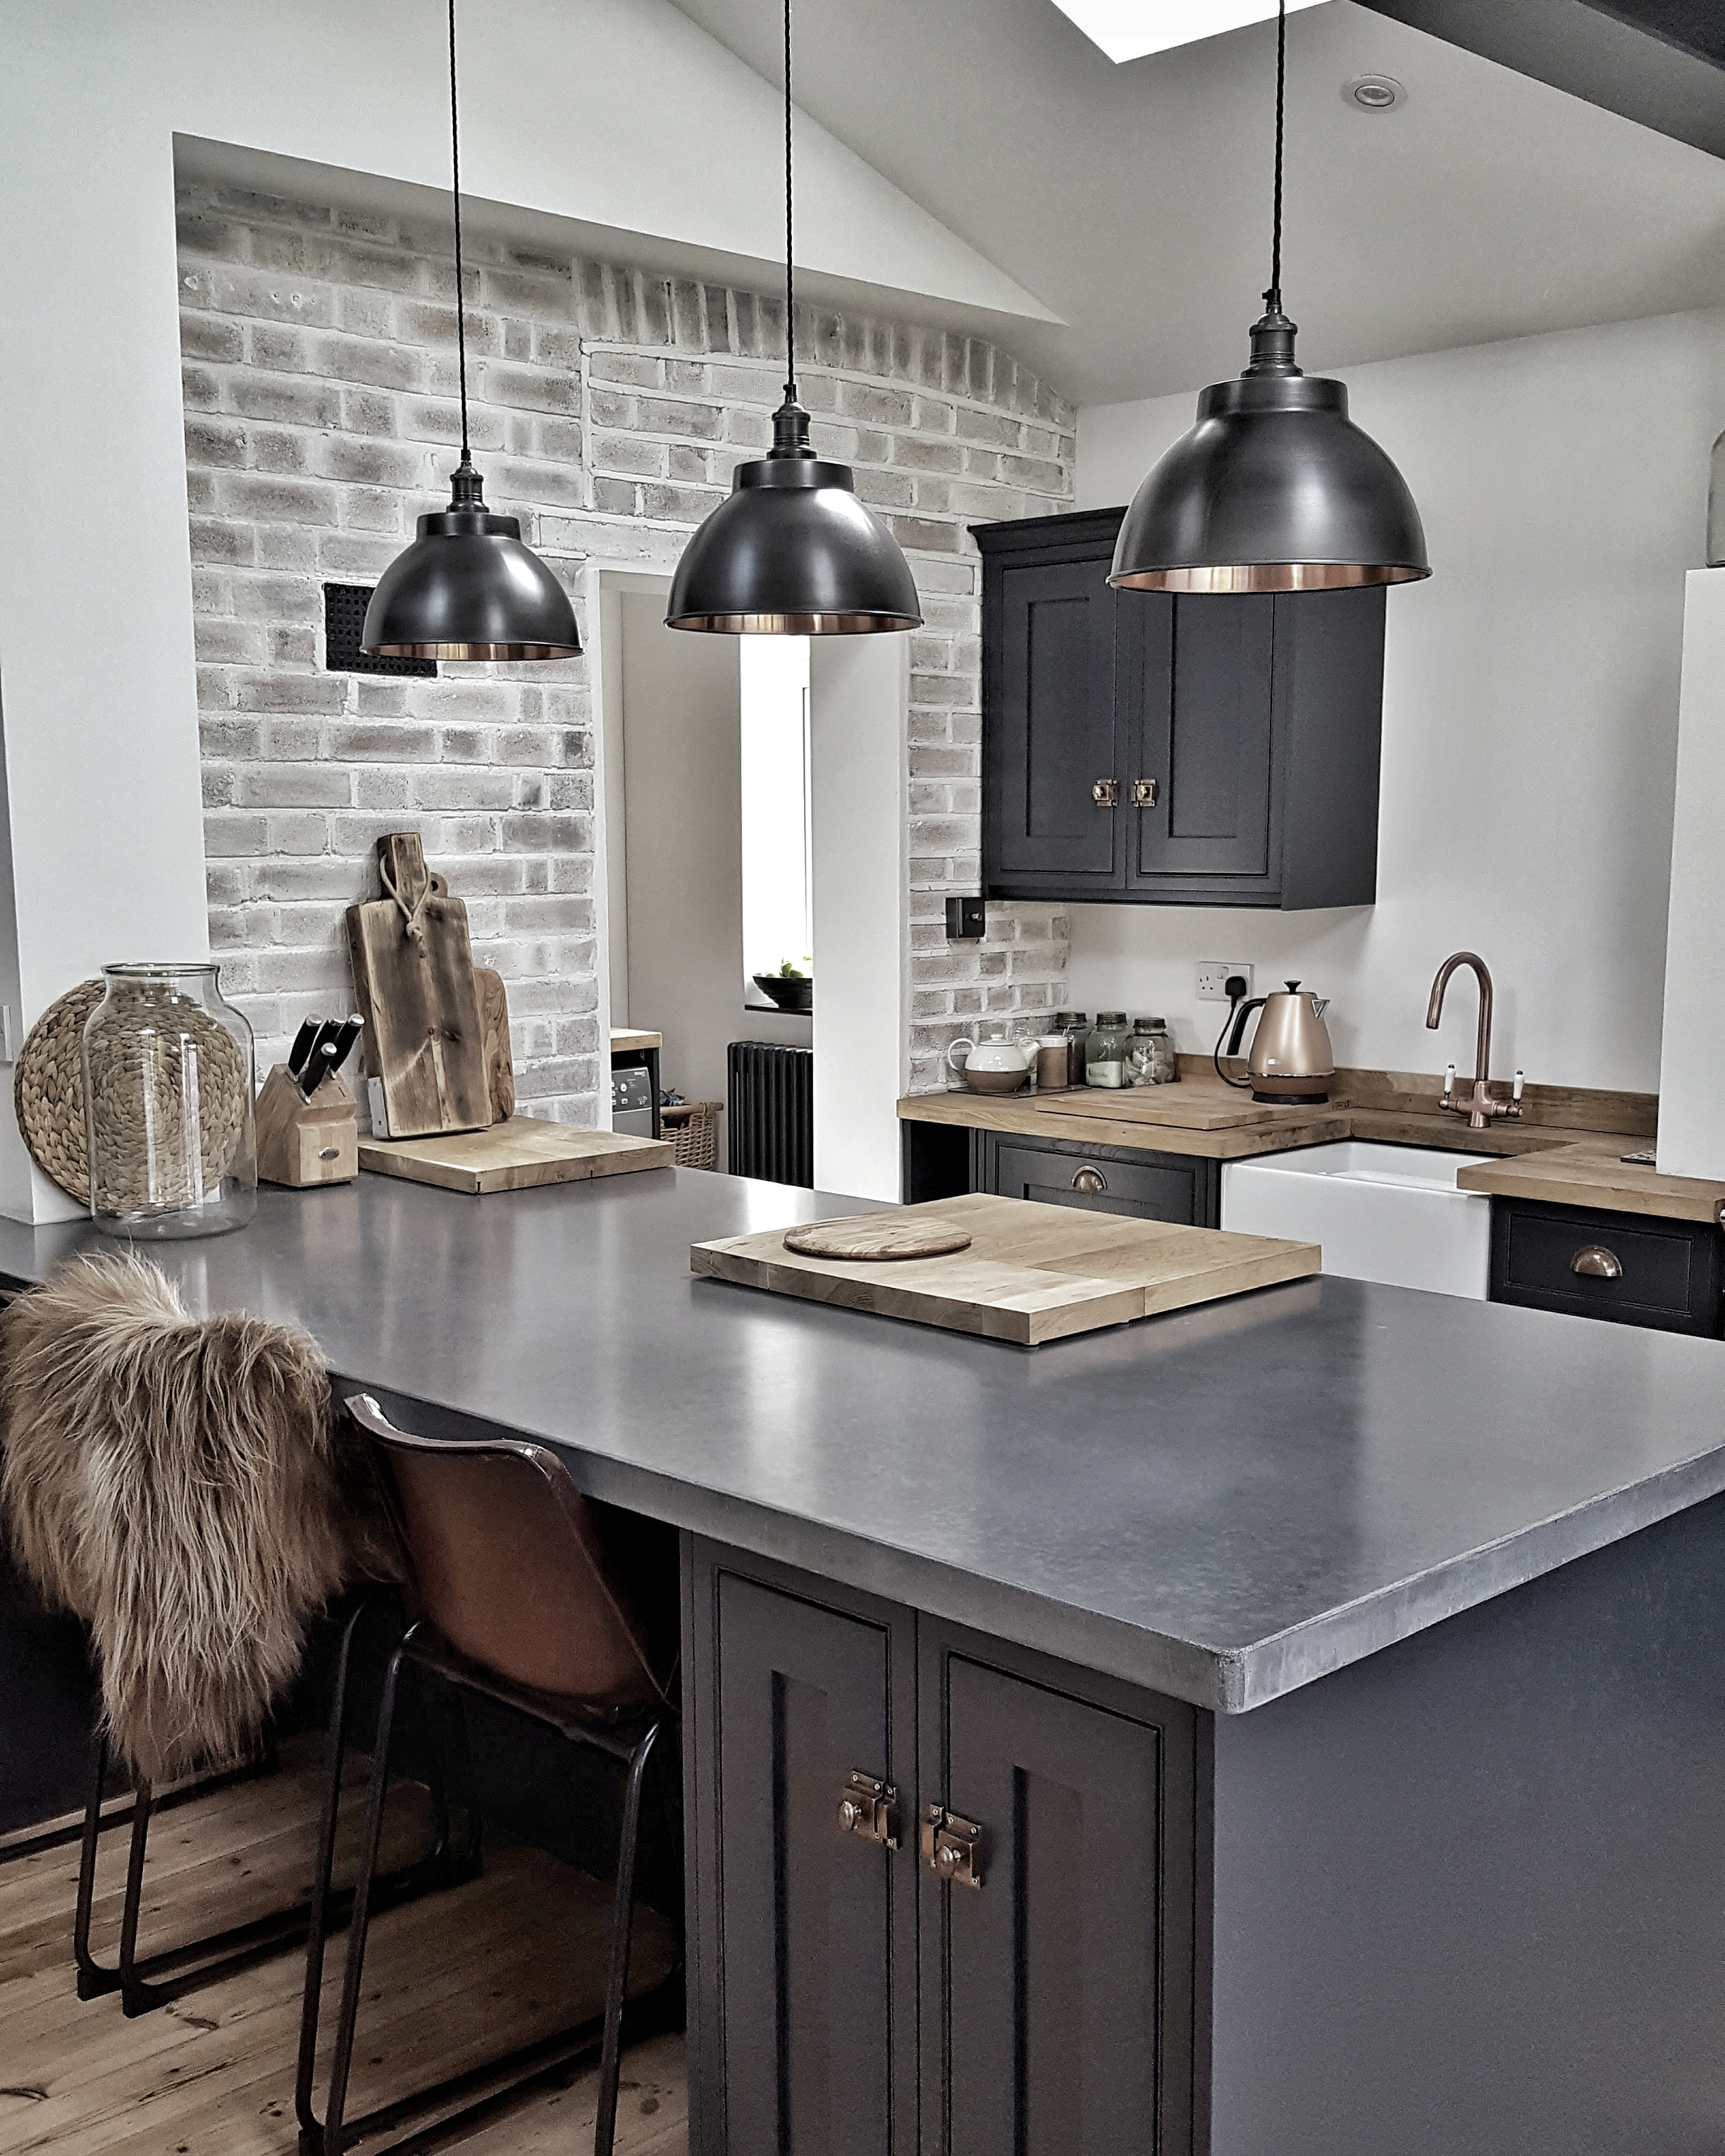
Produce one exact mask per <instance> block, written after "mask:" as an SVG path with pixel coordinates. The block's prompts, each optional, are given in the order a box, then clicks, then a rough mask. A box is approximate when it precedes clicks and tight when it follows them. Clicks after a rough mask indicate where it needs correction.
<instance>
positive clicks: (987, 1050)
mask: <svg viewBox="0 0 1725 2156" xmlns="http://www.w3.org/2000/svg"><path fill="white" fill-rule="evenodd" d="M960 1049H964V1050H968V1054H967V1055H965V1057H964V1058H963V1060H962V1061H961V1060H960V1059H959V1054H958V1051H959V1050H960ZM1035 1061H1036V1049H1035V1045H1034V1042H1026V1041H1020V1040H1008V1039H1004V1037H1003V1036H1000V1035H996V1037H995V1038H994V1039H992V1040H972V1039H970V1038H969V1037H968V1035H965V1036H964V1037H963V1038H961V1039H957V1040H955V1041H954V1042H953V1043H952V1046H951V1047H950V1048H949V1049H948V1050H947V1066H948V1068H949V1069H951V1070H952V1071H953V1072H954V1073H955V1074H956V1075H957V1076H959V1077H962V1078H963V1081H964V1082H965V1084H966V1085H967V1086H969V1088H970V1090H971V1091H972V1092H973V1093H1016V1092H1017V1091H1019V1088H1020V1087H1021V1086H1024V1084H1025V1083H1026V1082H1027V1081H1028V1080H1029V1075H1030V1072H1031V1070H1033V1069H1034V1065H1035Z"/></svg>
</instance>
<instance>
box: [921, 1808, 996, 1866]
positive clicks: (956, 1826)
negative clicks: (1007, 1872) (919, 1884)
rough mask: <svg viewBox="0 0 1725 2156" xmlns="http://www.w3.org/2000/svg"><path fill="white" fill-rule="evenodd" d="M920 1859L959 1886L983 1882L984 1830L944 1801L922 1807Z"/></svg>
mask: <svg viewBox="0 0 1725 2156" xmlns="http://www.w3.org/2000/svg"><path fill="white" fill-rule="evenodd" d="M982 1860H983V1830H982V1829H981V1828H980V1827H979V1826H978V1825H977V1823H976V1821H975V1820H968V1819H960V1818H959V1816H958V1815H957V1812H949V1811H948V1810H947V1809H946V1807H945V1805H943V1804H924V1806H923V1807H922V1861H923V1862H924V1863H925V1864H926V1865H927V1866H928V1868H929V1870H930V1871H932V1872H933V1873H934V1875H935V1876H936V1877H937V1879H947V1880H951V1881H952V1882H953V1884H954V1885H956V1886H981V1885H982V1883H983V1861H982Z"/></svg>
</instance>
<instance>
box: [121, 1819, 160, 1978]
mask: <svg viewBox="0 0 1725 2156" xmlns="http://www.w3.org/2000/svg"><path fill="white" fill-rule="evenodd" d="M149 1839H150V1784H148V1783H147V1782H146V1781H142V1780H140V1781H139V1783H138V1784H137V1788H136V1792H135V1794H133V1797H132V1803H131V1848H130V1849H129V1850H128V1851H127V1852H126V1899H125V1900H124V1902H122V1903H121V1910H120V1996H121V2010H122V2012H123V2013H124V2014H125V2015H126V2018H127V2020H131V2019H132V2018H133V2017H135V2016H136V2015H139V2014H143V2013H146V2012H147V2011H148V2010H149V2009H150V2008H151V2006H154V2005H158V2004H160V2002H159V2001H158V2000H157V1999H156V1997H155V1996H154V1995H153V1993H152V1989H151V1986H150V1985H149V1984H145V1983H143V1982H142V1981H141V1979H140V1978H139V1975H138V1910H139V1907H140V1905H141V1902H142V1901H143V1898H144V1856H145V1851H146V1847H147V1845H148V1842H149Z"/></svg>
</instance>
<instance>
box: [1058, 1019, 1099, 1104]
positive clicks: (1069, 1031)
mask: <svg viewBox="0 0 1725 2156" xmlns="http://www.w3.org/2000/svg"><path fill="white" fill-rule="evenodd" d="M1051 1030H1052V1031H1054V1032H1055V1033H1063V1034H1065V1036H1066V1083H1067V1084H1068V1085H1069V1086H1081V1085H1082V1084H1083V1083H1084V1045H1085V1043H1086V1041H1087V1040H1088V1039H1089V1038H1090V1020H1089V1019H1087V1018H1086V1016H1085V1014H1084V1013H1083V1012H1082V1011H1056V1012H1055V1015H1054V1025H1053V1027H1052V1028H1051Z"/></svg>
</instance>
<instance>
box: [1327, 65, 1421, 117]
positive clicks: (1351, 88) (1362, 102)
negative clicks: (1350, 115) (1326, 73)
mask: <svg viewBox="0 0 1725 2156" xmlns="http://www.w3.org/2000/svg"><path fill="white" fill-rule="evenodd" d="M1342 95H1343V98H1344V99H1345V100H1347V102H1348V104H1349V105H1358V107H1359V109H1360V110H1361V111H1362V112H1394V110H1395V108H1396V107H1397V105H1405V104H1406V103H1407V101H1408V93H1407V92H1406V90H1404V89H1403V88H1402V86H1401V85H1400V84H1399V82H1398V81H1397V80H1396V79H1395V77H1394V75H1393V74H1359V75H1356V76H1355V77H1354V79H1353V81H1352V82H1344V83H1343V85H1342Z"/></svg>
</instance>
